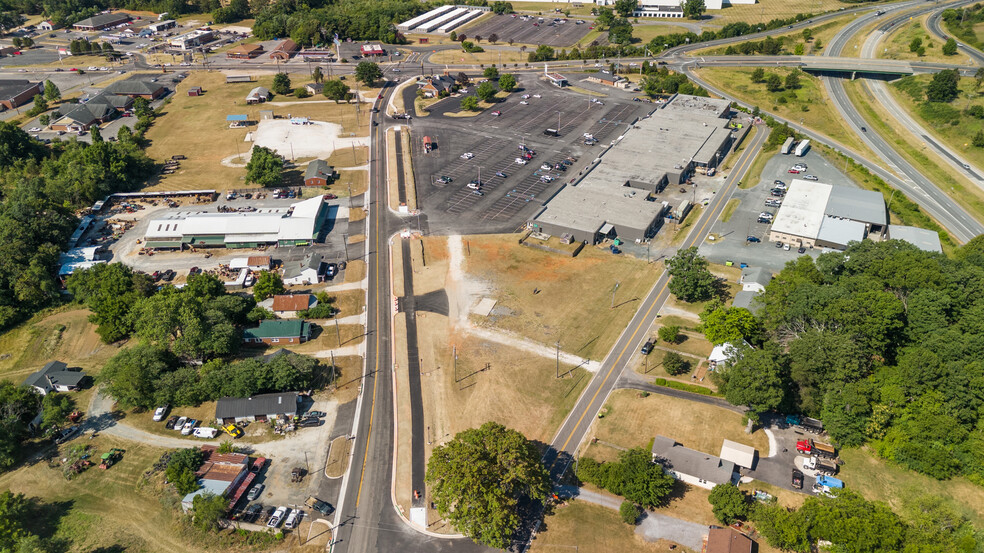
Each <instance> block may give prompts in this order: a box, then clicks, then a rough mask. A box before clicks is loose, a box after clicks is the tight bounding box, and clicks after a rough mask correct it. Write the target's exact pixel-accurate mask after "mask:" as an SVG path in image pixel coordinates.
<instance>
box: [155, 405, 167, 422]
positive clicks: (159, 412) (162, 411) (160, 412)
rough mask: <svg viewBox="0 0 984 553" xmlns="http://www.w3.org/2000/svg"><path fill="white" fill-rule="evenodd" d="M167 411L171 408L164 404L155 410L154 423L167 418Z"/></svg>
mask: <svg viewBox="0 0 984 553" xmlns="http://www.w3.org/2000/svg"><path fill="white" fill-rule="evenodd" d="M169 409H171V406H170V405H168V404H166V403H165V404H164V405H161V406H160V407H158V408H157V409H155V410H154V422H161V421H162V420H164V417H166V416H167V412H168V410H169Z"/></svg>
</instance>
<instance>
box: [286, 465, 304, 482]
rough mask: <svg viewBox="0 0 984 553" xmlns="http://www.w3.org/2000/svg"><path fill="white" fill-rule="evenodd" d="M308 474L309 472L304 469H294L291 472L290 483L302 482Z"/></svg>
mask: <svg viewBox="0 0 984 553" xmlns="http://www.w3.org/2000/svg"><path fill="white" fill-rule="evenodd" d="M306 472H307V471H305V470H304V467H294V468H293V469H291V471H290V481H291V482H300V481H301V480H303V479H304V474H305V473H306Z"/></svg>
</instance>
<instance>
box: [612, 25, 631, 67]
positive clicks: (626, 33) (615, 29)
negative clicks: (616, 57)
mask: <svg viewBox="0 0 984 553" xmlns="http://www.w3.org/2000/svg"><path fill="white" fill-rule="evenodd" d="M608 42H611V43H612V44H619V45H622V46H628V45H629V44H630V43H631V42H632V24H631V23H629V20H628V19H625V18H624V17H620V18H618V19H616V20H615V21H614V22H612V24H611V26H609V27H608ZM613 74H614V73H613Z"/></svg>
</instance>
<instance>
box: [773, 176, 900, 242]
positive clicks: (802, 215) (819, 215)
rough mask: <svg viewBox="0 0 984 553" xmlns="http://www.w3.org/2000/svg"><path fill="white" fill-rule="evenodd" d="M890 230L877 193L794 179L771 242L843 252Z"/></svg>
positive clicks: (883, 200) (886, 214)
mask: <svg viewBox="0 0 984 553" xmlns="http://www.w3.org/2000/svg"><path fill="white" fill-rule="evenodd" d="M887 226H888V212H887V209H886V208H885V199H884V197H882V195H881V194H880V193H878V192H873V191H871V190H862V189H859V188H852V187H849V186H838V185H832V184H825V183H822V182H810V181H805V180H801V179H793V182H792V183H790V185H789V190H788V191H787V192H786V197H785V198H784V199H783V201H782V206H781V207H780V208H779V211H778V213H776V217H775V219H774V220H773V222H772V229H771V231H770V232H769V240H771V241H773V242H783V243H786V244H790V245H792V246H802V247H805V248H814V247H819V248H835V249H844V248H846V247H847V245H848V243H850V242H852V241H860V240H864V238H865V237H866V236H867V235H868V234H869V233H871V234H877V235H881V234H884V232H885V230H886V227H887Z"/></svg>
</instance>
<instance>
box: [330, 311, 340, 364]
mask: <svg viewBox="0 0 984 553" xmlns="http://www.w3.org/2000/svg"><path fill="white" fill-rule="evenodd" d="M332 318H333V319H335V339H336V340H338V347H342V332H341V331H340V330H339V329H338V313H335V314H334V315H332ZM332 359H334V357H332Z"/></svg>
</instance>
